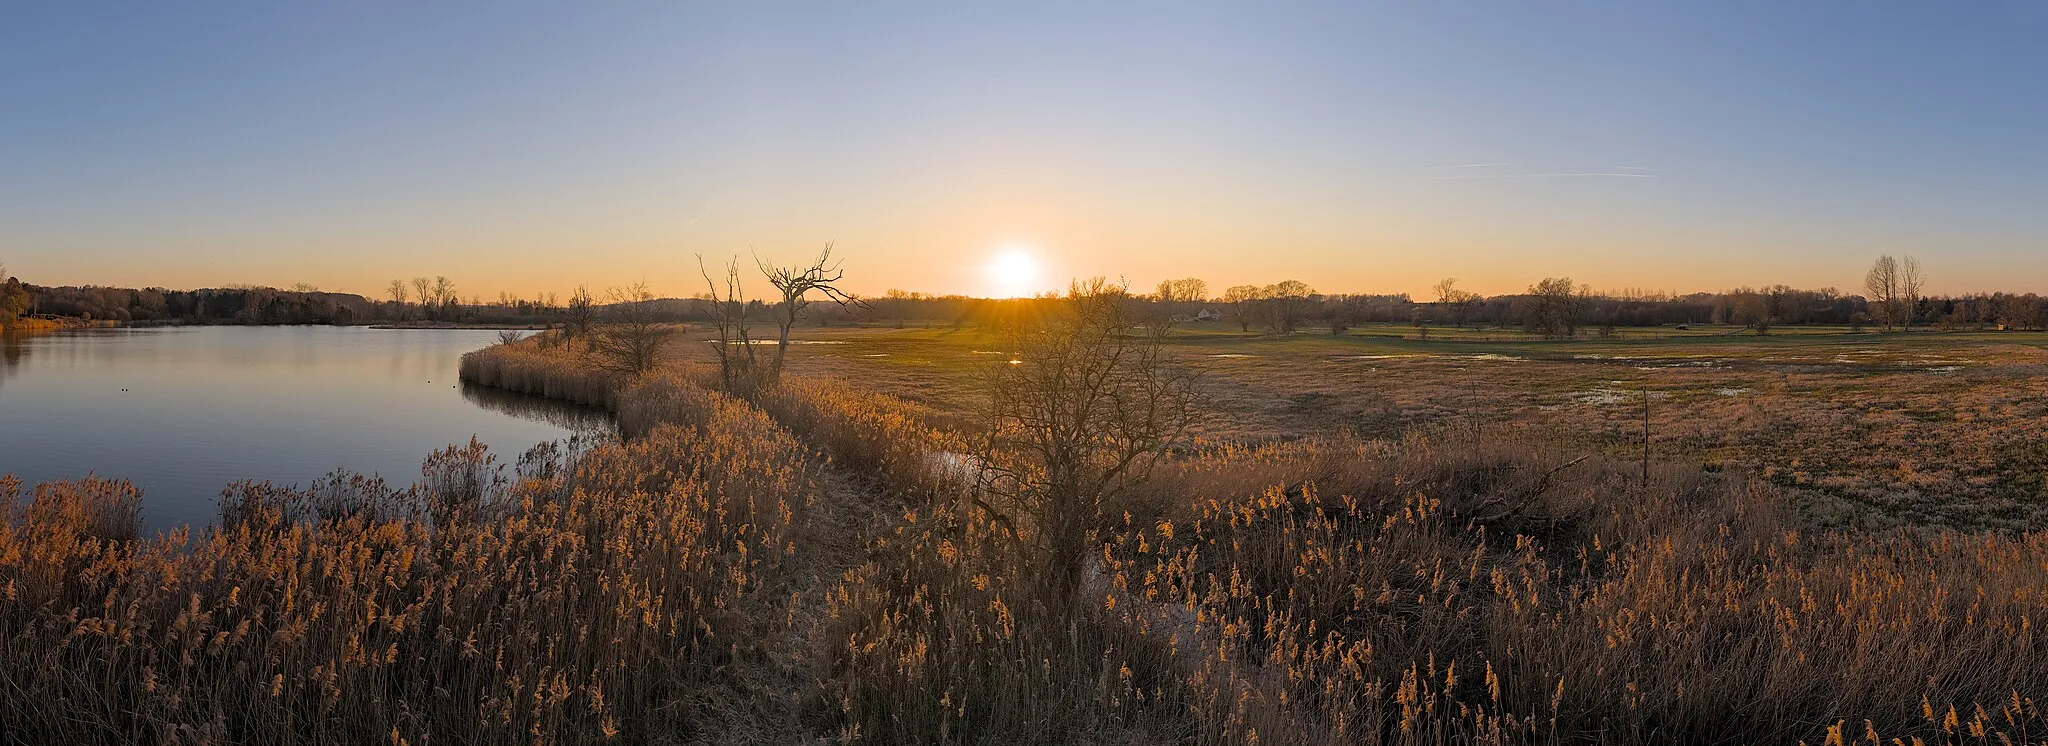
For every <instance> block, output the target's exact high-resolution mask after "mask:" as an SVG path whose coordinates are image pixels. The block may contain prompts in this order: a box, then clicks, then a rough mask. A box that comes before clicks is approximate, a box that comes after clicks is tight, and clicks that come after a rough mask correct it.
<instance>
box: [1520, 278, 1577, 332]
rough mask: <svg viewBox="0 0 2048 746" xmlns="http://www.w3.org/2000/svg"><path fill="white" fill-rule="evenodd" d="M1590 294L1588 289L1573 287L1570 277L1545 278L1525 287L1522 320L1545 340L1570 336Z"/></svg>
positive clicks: (1575, 330) (1575, 328)
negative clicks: (1526, 292)
mask: <svg viewBox="0 0 2048 746" xmlns="http://www.w3.org/2000/svg"><path fill="white" fill-rule="evenodd" d="M1591 296H1592V290H1591V289H1590V288H1581V287H1575V286H1573V285H1572V278H1569V277H1545V278H1543V280H1542V281H1541V282H1538V283H1536V284H1534V285H1531V286H1529V298H1528V303H1529V305H1528V308H1527V310H1526V313H1525V314H1524V318H1523V323H1524V324H1525V325H1526V326H1527V327H1528V328H1529V330H1530V331H1533V332H1538V333H1541V334H1542V335H1543V336H1544V338H1545V339H1571V338H1572V337H1574V336H1577V335H1578V333H1579V316H1580V315H1581V314H1582V313H1584V311H1585V306H1586V301H1587V300H1588V299H1590V297H1591Z"/></svg>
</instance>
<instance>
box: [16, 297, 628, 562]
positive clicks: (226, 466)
mask: <svg viewBox="0 0 2048 746" xmlns="http://www.w3.org/2000/svg"><path fill="white" fill-rule="evenodd" d="M496 341H497V332H491V331H447V330H382V329H365V328H335V327H196V328H174V329H107V330H95V331H91V332H79V333H70V334H58V335H44V336H31V337H26V338H7V339H4V340H0V474H7V473H12V474H14V475H16V476H18V477H21V479H22V481H23V482H24V483H26V484H34V483H36V482H41V481H47V480H53V479H70V478H76V477H80V476H84V475H86V474H87V473H98V474H99V475H101V476H105V477H118V478H123V479H127V480H129V481H132V482H134V483H135V485H136V486H138V487H141V488H142V489H143V517H144V520H145V521H147V523H148V525H149V527H150V528H151V529H163V528H168V527H171V526H175V525H177V524H180V523H193V524H200V523H208V522H211V521H212V520H213V519H214V516H215V505H216V502H217V500H218V499H219V497H220V492H221V489H222V488H223V487H226V486H227V484H228V483H229V482H233V481H236V480H241V479H257V480H269V481H272V482H276V483H279V484H298V485H301V486H303V485H305V484H307V483H309V482H311V481H312V480H313V479H314V478H316V477H319V476H321V475H323V474H326V473H328V472H330V471H333V470H335V469H336V468H346V469H350V470H354V471H359V472H363V473H366V474H367V473H375V474H380V475H382V476H383V477H384V478H385V479H387V480H389V481H390V482H391V483H392V484H393V485H394V486H397V485H406V484H410V483H412V482H413V481H414V480H415V479H417V478H418V476H419V468H420V461H421V460H423V459H424V458H426V456H427V454H428V453H429V452H431V451H433V450H435V449H438V448H442V447H445V446H447V445H449V444H451V443H468V442H469V439H470V437H471V436H476V437H477V438H478V439H480V440H482V441H483V442H484V443H486V444H488V445H490V446H491V450H492V452H493V453H497V454H499V460H500V461H501V462H509V461H512V460H514V459H516V458H517V457H518V455H519V454H520V453H521V452H524V451H525V450H526V449H527V448H529V447H531V446H533V445H534V444H536V443H540V442H543V441H549V440H559V439H563V438H567V437H569V436H570V435H572V434H574V432H575V431H577V430H592V429H596V430H608V429H609V427H610V425H609V423H608V421H607V420H606V418H605V417H604V416H603V415H602V414H600V413H597V412H594V411H591V410H587V409H581V408H577V407H572V406H568V405H562V404H557V403H554V402H548V401H545V400H539V399H535V398H532V397H525V396H519V395H512V394H506V393H503V392H499V391H495V390H491V389H480V388H476V387H469V386H463V385H461V384H460V382H458V381H457V380H456V368H457V366H458V364H459V362H460V358H461V356H462V353H464V352H468V351H470V350H474V349H478V348H481V347H485V346H488V345H490V344H493V343H495V342H496Z"/></svg>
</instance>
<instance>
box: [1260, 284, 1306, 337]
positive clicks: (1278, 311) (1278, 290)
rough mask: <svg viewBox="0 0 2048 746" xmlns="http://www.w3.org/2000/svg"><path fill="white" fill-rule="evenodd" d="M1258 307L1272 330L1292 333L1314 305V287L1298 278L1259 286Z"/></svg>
mask: <svg viewBox="0 0 2048 746" xmlns="http://www.w3.org/2000/svg"><path fill="white" fill-rule="evenodd" d="M1259 295H1260V299H1259V307H1260V308H1263V309H1265V316H1266V324H1267V326H1270V327H1272V329H1273V331H1275V332H1278V333H1281V334H1292V333H1294V328H1295V327H1297V326H1300V325H1301V322H1302V321H1303V320H1304V319H1306V318H1308V313H1309V310H1310V309H1312V308H1314V307H1315V295H1316V289H1315V288H1312V287H1309V286H1308V283H1305V282H1302V281H1300V280H1281V281H1279V282H1276V283H1273V284H1271V285H1267V286H1265V287H1262V288H1259Z"/></svg>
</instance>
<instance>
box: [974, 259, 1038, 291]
mask: <svg viewBox="0 0 2048 746" xmlns="http://www.w3.org/2000/svg"><path fill="white" fill-rule="evenodd" d="M982 272H984V273H985V274H987V275H988V287H989V295H990V297H994V298H1023V297H1028V296H1030V295H1031V294H1032V293H1034V292H1037V291H1038V289H1039V286H1038V283H1039V276H1040V275H1042V274H1043V273H1044V271H1043V267H1042V265H1041V264H1040V263H1039V261H1038V257H1037V255H1036V254H1034V253H1033V251H1032V249H1031V247H1029V246H1005V247H1003V248H1001V249H998V250H997V251H996V253H995V255H994V256H992V257H989V261H988V264H987V265H984V266H983V267H982Z"/></svg>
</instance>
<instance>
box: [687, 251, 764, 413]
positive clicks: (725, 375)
mask: <svg viewBox="0 0 2048 746" xmlns="http://www.w3.org/2000/svg"><path fill="white" fill-rule="evenodd" d="M697 271H699V272H701V273H703V275H704V285H705V287H706V288H708V292H706V293H705V294H704V299H705V300H707V301H710V303H711V325H712V328H714V329H716V330H717V332H718V346H717V355H718V377H719V382H720V384H722V385H723V386H724V387H725V390H727V391H734V392H740V391H748V390H751V389H753V388H754V387H755V386H756V385H758V383H759V372H760V369H761V365H760V358H759V355H758V354H757V353H756V351H755V349H754V340H753V336H752V329H751V326H752V319H750V318H748V314H747V292H746V287H745V286H744V284H743V283H741V282H740V265H739V260H737V259H734V260H730V261H727V262H726V264H725V275H724V277H723V278H722V279H723V281H724V283H725V287H724V289H722V290H721V289H720V288H719V280H714V279H712V278H711V270H710V269H709V268H707V267H705V266H704V257H703V256H701V255H700V256H698V257H697Z"/></svg>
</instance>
